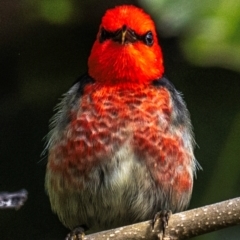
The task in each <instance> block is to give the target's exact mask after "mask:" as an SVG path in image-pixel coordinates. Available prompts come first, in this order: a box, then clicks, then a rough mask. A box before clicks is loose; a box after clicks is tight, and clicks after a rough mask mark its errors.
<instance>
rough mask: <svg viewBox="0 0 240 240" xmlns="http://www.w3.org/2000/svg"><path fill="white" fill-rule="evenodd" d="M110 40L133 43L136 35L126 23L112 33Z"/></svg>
mask: <svg viewBox="0 0 240 240" xmlns="http://www.w3.org/2000/svg"><path fill="white" fill-rule="evenodd" d="M112 40H113V41H115V42H119V43H121V44H122V45H123V44H127V43H134V42H135V41H137V36H136V34H135V32H134V31H133V30H131V29H130V28H127V26H126V25H123V27H122V28H121V29H119V30H117V31H116V32H115V33H114V35H113V38H112Z"/></svg>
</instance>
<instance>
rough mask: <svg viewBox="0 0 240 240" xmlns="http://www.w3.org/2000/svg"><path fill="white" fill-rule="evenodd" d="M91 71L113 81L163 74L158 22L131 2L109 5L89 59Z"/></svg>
mask: <svg viewBox="0 0 240 240" xmlns="http://www.w3.org/2000/svg"><path fill="white" fill-rule="evenodd" d="M88 68H89V74H90V76H91V77H93V78H94V79H95V80H96V81H97V82H105V83H109V84H119V83H148V82H150V81H152V80H154V79H157V78H159V77H161V76H162V74H163V71H164V68H163V59H162V52H161V49H160V47H159V45H158V39H157V34H156V30H155V26H154V22H153V21H152V19H151V18H150V16H149V15H147V14H146V13H145V12H143V10H142V9H139V8H137V7H135V6H131V5H123V6H118V7H115V8H113V9H109V10H108V11H107V12H106V13H105V15H104V16H103V18H102V22H101V25H100V28H99V32H98V34H97V39H96V41H95V43H94V45H93V47H92V50H91V54H90V57H89V59H88Z"/></svg>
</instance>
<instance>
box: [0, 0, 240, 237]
mask: <svg viewBox="0 0 240 240" xmlns="http://www.w3.org/2000/svg"><path fill="white" fill-rule="evenodd" d="M180 2H181V4H180ZM189 2H190V1H159V2H158V1H149V2H148V1H143V0H142V1H110V0H108V1H97V0H90V1H85V2H83V1H77V0H52V1H50V0H42V1H40V0H35V1H30V0H10V1H1V0H0V81H1V87H0V159H1V160H0V191H17V190H19V189H22V188H25V189H27V190H28V192H29V199H28V201H27V202H26V204H25V206H24V207H23V208H21V209H20V210H18V211H15V210H1V211H0V238H1V239H25V240H26V239H63V238H64V236H65V234H66V233H67V231H68V230H67V229H65V228H64V227H63V226H62V224H61V223H60V222H59V221H58V218H57V217H56V216H55V215H54V214H53V213H52V212H51V209H50V204H49V201H48V198H47V196H46V194H45V191H44V174H45V167H46V158H43V157H41V156H40V154H41V152H42V151H43V149H44V141H43V137H44V136H45V135H46V134H47V132H48V124H49V119H50V117H51V116H52V115H53V111H52V109H53V107H54V106H55V105H56V103H57V102H58V99H59V98H60V97H61V95H62V94H63V93H64V92H66V91H67V90H68V89H69V88H70V86H71V85H72V83H73V82H74V81H75V79H76V78H77V77H78V76H79V75H81V74H83V73H84V72H85V71H86V70H87V58H88V55H89V53H90V49H91V46H92V44H93V42H94V40H95V37H96V33H97V31H98V26H99V23H100V21H101V16H102V15H103V14H104V12H105V10H106V9H108V8H110V7H113V6H115V5H119V4H123V3H131V4H135V5H137V6H140V7H142V8H144V9H145V10H146V11H147V12H149V13H151V15H152V16H153V18H154V20H155V22H156V25H157V28H158V33H159V42H160V44H161V46H162V49H163V53H164V59H165V68H166V75H167V77H168V78H169V79H170V80H171V81H172V82H173V83H174V84H175V86H176V88H177V89H178V90H180V91H181V92H183V93H184V98H185V100H186V102H187V105H188V108H189V111H190V113H191V119H192V123H193V126H194V132H195V135H196V141H197V144H198V147H197V148H196V151H195V154H196V158H197V159H198V161H199V162H200V164H201V165H202V167H203V171H199V172H198V177H197V180H196V181H195V186H194V192H193V197H192V201H191V206H190V208H194V207H199V206H203V205H206V204H211V203H215V202H219V201H222V200H227V199H230V198H233V197H237V196H240V187H239V186H240V174H239V172H240V161H239V160H240V159H239V156H240V148H239V145H240V74H239V71H240V57H239V56H240V33H239V32H240V29H239V26H240V24H239V23H240V11H238V12H237V9H239V7H240V6H239V4H238V3H237V1H235V3H233V2H232V1H224V0H223V1H216V0H215V1H210V2H211V5H210V3H209V4H208V5H207V1H205V0H203V1H197V0H192V1H191V4H190V3H189ZM219 2H221V4H220V3H219ZM150 3H151V4H150ZM230 3H231V4H230ZM224 4H225V5H224ZM239 238H240V227H239V226H238V227H232V228H229V229H227V230H221V231H218V232H217V233H212V234H207V235H204V236H202V237H198V238H195V239H198V240H215V239H218V240H223V239H232V240H235V239H236V240H237V239H239Z"/></svg>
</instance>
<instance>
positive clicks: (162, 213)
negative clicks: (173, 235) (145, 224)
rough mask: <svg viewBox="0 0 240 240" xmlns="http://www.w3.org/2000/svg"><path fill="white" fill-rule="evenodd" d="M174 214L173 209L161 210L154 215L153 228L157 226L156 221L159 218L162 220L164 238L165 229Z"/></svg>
mask: <svg viewBox="0 0 240 240" xmlns="http://www.w3.org/2000/svg"><path fill="white" fill-rule="evenodd" d="M171 215H172V212H171V210H161V211H160V212H157V213H156V214H155V216H154V219H153V221H152V230H153V229H154V227H155V223H156V222H157V220H160V221H161V227H162V229H161V230H162V233H163V238H164V236H165V230H166V227H167V225H168V221H169V218H170V216H171Z"/></svg>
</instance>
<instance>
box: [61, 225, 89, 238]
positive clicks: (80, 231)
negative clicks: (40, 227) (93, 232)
mask: <svg viewBox="0 0 240 240" xmlns="http://www.w3.org/2000/svg"><path fill="white" fill-rule="evenodd" d="M84 236H85V233H84V228H83V227H76V228H74V229H73V230H72V231H71V232H70V233H68V235H67V236H66V238H65V240H83V238H84Z"/></svg>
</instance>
